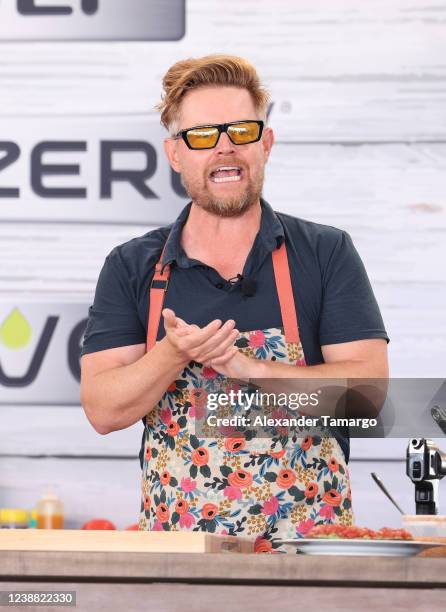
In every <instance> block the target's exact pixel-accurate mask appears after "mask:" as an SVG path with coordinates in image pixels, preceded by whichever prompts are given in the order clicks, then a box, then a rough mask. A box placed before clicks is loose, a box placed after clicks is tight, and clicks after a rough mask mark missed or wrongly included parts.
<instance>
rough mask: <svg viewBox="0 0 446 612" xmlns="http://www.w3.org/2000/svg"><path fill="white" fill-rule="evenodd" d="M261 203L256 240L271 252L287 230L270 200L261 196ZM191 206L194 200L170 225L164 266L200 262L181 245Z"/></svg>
mask: <svg viewBox="0 0 446 612" xmlns="http://www.w3.org/2000/svg"><path fill="white" fill-rule="evenodd" d="M260 205H261V207H262V216H261V219H260V229H259V231H258V234H257V237H256V240H258V241H260V242H261V243H262V244H263V246H264V247H265V248H266V250H267V251H268V252H271V251H274V250H275V249H277V248H278V247H279V246H280V245H281V243H282V241H283V240H284V239H285V232H284V229H283V226H282V223H281V222H280V220H279V218H278V216H277V215H276V213H275V212H274V210H273V209H272V208H271V206H270V205H269V204H268V202H267V201H266V200H264V199H263V198H260ZM191 206H192V202H189V203H188V204H186V206H185V207H184V208H183V210H182V211H181V212H180V214H179V216H178V217H177V219H176V220H175V221H174V222H173V223H172V224H171V225H170V226H169V227H170V233H169V236H168V238H167V241H166V244H165V247H164V255H163V261H162V266H163V268H164V266H165V265H167V264H171V263H173V262H175V263H176V264H177V265H178V266H179V267H180V268H190V267H192V266H194V265H198V264H200V262H199V261H198V260H196V259H190V258H189V257H188V256H187V255H186V253H185V251H184V249H183V247H182V246H181V232H182V229H183V226H184V224H185V223H186V221H187V218H188V216H189V211H190V208H191Z"/></svg>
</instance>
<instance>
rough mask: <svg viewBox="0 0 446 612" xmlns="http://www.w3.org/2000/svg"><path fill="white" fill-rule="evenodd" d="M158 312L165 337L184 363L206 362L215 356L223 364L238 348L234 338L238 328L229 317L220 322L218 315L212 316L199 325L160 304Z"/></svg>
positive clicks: (211, 360)
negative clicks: (186, 320) (205, 323)
mask: <svg viewBox="0 0 446 612" xmlns="http://www.w3.org/2000/svg"><path fill="white" fill-rule="evenodd" d="M162 314H163V317H164V329H165V331H166V337H167V339H168V341H169V342H170V344H171V346H172V347H173V348H174V350H175V352H176V353H177V354H178V356H180V357H181V358H182V359H184V360H185V361H186V363H188V362H189V361H191V360H192V361H196V362H198V363H202V364H204V365H206V364H209V362H213V360H214V359H217V358H218V359H219V362H220V363H221V364H224V363H226V362H227V361H229V360H230V359H231V358H232V357H233V356H234V355H235V353H237V352H238V349H237V347H235V346H234V342H235V339H236V338H237V336H238V333H239V332H238V331H237V330H236V329H235V321H233V320H232V319H229V321H226V323H224V324H222V321H220V319H215V320H214V321H211V322H210V323H208V325H206V326H205V327H203V328H200V327H198V325H190V324H188V323H186V322H185V321H183V319H180V317H177V316H176V315H175V313H174V311H173V310H171V309H170V308H164V310H163V312H162Z"/></svg>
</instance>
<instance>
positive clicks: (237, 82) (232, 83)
mask: <svg viewBox="0 0 446 612" xmlns="http://www.w3.org/2000/svg"><path fill="white" fill-rule="evenodd" d="M205 86H208V87H209V86H227V87H240V88H243V89H246V90H248V92H249V93H250V95H251V98H252V101H253V103H254V107H255V109H256V112H257V113H258V114H259V116H260V119H262V120H263V121H265V122H266V118H267V110H268V103H269V100H270V93H269V91H268V90H267V89H266V88H265V87H263V85H262V84H261V83H260V79H259V77H258V74H257V71H256V69H255V68H254V66H253V65H252V64H251V63H250V62H249V61H248V60H246V59H244V58H243V57H237V56H236V55H218V54H214V55H206V56H204V57H198V58H189V59H185V60H181V61H179V62H177V63H176V64H174V65H173V66H171V67H170V68H169V70H168V71H167V72H166V74H165V75H164V78H163V90H164V94H163V95H162V96H161V98H162V99H161V102H160V103H159V104H157V105H156V106H155V109H156V110H158V111H160V112H161V123H162V124H163V125H164V127H165V128H166V129H167V130H168V131H169V133H170V135H171V136H173V135H175V134H176V133H177V132H178V130H179V120H180V106H181V101H182V99H183V98H184V96H185V95H186V93H187V92H188V91H190V90H192V89H196V88H198V87H205Z"/></svg>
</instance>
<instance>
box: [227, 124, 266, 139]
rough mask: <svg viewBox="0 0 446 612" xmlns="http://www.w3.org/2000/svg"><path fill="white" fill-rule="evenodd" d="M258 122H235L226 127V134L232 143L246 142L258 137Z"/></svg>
mask: <svg viewBox="0 0 446 612" xmlns="http://www.w3.org/2000/svg"><path fill="white" fill-rule="evenodd" d="M259 130H260V126H259V124H258V123H236V124H235V125H230V126H229V127H228V136H229V137H230V139H231V140H232V142H233V143H234V144H248V143H250V142H254V141H256V140H257V139H258V137H259Z"/></svg>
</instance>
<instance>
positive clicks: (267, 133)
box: [262, 127, 274, 161]
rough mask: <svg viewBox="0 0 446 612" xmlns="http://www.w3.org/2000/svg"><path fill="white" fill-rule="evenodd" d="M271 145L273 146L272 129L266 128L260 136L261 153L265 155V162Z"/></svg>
mask: <svg viewBox="0 0 446 612" xmlns="http://www.w3.org/2000/svg"><path fill="white" fill-rule="evenodd" d="M273 144H274V132H273V130H272V128H270V127H267V128H265V129H264V130H263V134H262V145H263V151H264V153H265V161H267V159H268V157H269V155H270V153H271V148H272V146H273Z"/></svg>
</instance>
